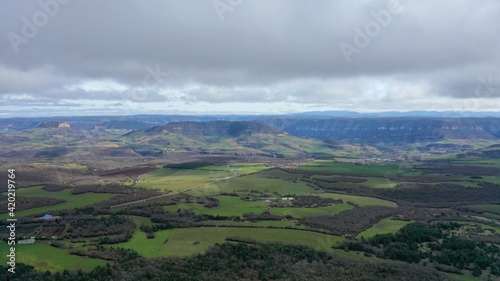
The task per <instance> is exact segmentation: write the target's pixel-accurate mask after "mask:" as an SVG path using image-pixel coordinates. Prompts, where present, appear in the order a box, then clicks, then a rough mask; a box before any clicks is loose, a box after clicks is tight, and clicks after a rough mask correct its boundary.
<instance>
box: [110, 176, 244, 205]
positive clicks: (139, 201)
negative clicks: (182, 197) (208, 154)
mask: <svg viewBox="0 0 500 281" xmlns="http://www.w3.org/2000/svg"><path fill="white" fill-rule="evenodd" d="M231 173H232V175H230V176H229V177H225V178H222V179H218V180H216V181H212V182H207V183H204V184H200V185H197V186H194V187H190V188H188V189H184V190H180V191H176V192H170V193H167V194H162V195H158V196H153V197H149V198H145V199H141V200H136V201H132V202H127V203H121V204H117V205H113V206H111V208H116V207H122V206H127V205H132V204H136V203H141V202H146V201H151V200H154V199H158V198H162V197H168V196H172V195H176V194H179V193H183V192H187V191H191V190H195V189H198V188H200V187H204V186H207V185H209V184H213V183H218V182H221V181H225V180H229V179H232V178H235V177H237V176H238V172H236V171H235V170H231Z"/></svg>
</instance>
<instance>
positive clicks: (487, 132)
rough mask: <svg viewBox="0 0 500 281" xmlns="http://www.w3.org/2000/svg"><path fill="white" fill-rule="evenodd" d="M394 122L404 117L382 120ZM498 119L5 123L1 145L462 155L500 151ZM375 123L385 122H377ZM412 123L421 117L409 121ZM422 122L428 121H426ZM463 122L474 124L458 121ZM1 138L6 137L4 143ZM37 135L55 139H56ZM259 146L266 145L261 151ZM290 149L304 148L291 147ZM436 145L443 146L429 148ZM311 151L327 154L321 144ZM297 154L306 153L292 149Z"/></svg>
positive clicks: (348, 116)
mask: <svg viewBox="0 0 500 281" xmlns="http://www.w3.org/2000/svg"><path fill="white" fill-rule="evenodd" d="M391 114H394V115H406V116H398V117H393V116H385V117H383V116H384V115H391ZM495 114H498V113H486V112H482V113H474V114H472V113H466V112H462V113H460V112H427V111H415V112H406V113H400V112H399V113H398V112H393V113H391V112H386V113H371V114H361V113H356V112H350V111H329V112H307V113H300V114H290V115H281V116H255V115H253V116H242V115H230V116H176V115H134V116H88V117H51V118H8V119H0V143H6V144H9V143H10V142H12V141H14V140H16V139H17V140H20V139H22V138H24V139H30V138H32V136H33V134H34V135H38V133H37V131H36V130H41V129H44V128H51V129H53V130H58V129H61V130H69V131H67V133H65V134H66V135H68V136H67V137H68V138H73V139H82V138H84V139H87V140H88V141H87V142H90V143H89V145H92V144H91V143H93V142H96V141H98V140H97V139H96V137H101V138H102V137H104V138H108V140H112V139H114V138H116V137H118V136H123V137H122V139H121V140H123V141H125V142H126V143H128V144H130V145H136V144H152V145H153V144H154V145H155V146H157V148H158V149H160V147H161V146H168V145H173V146H176V147H182V148H183V149H185V150H187V149H188V147H189V146H192V147H196V148H197V149H200V150H207V149H208V150H210V151H216V150H217V147H218V146H217V145H215V143H219V147H222V148H224V149H226V148H227V149H229V147H231V149H244V148H252V149H253V150H252V151H254V152H259V151H260V152H262V151H261V150H260V148H259V147H264V146H267V147H268V148H267V149H265V151H266V153H267V152H270V151H274V152H275V151H278V150H276V149H275V148H271V147H272V146H273V142H277V141H279V142H280V143H279V144H278V145H277V147H280V148H279V150H282V151H285V150H286V149H285V148H283V147H282V146H286V145H287V144H286V141H287V138H291V137H292V136H295V137H301V138H310V139H316V140H319V141H320V142H322V141H329V142H330V143H331V142H332V141H333V142H340V143H344V144H362V145H369V146H375V147H378V148H384V149H387V148H389V149H392V147H393V146H408V145H409V146H413V147H415V148H417V149H419V150H420V149H424V150H429V151H445V152H459V153H460V152H463V151H464V149H467V148H468V147H481V146H482V147H484V146H486V145H490V144H496V143H500V117H482V116H488V115H495ZM334 115H336V116H334ZM375 115H380V116H377V117H374V116H375ZM411 115H420V117H410V116H411ZM423 115H427V116H425V117H422V116H423ZM462 115H463V116H465V115H475V116H474V117H463V118H457V117H460V116H462ZM366 116H371V117H366ZM431 116H434V117H431ZM21 132H25V133H21ZM2 133H3V134H5V135H4V136H3V137H2ZM40 134H41V135H44V134H45V135H47V136H49V137H50V139H54V137H53V136H52V135H51V134H47V133H41V132H40ZM285 134H286V135H287V136H286V137H281V138H274V137H273V138H271V137H269V136H277V135H285ZM57 135H58V134H56V135H54V136H57ZM264 136H265V137H264ZM64 138H66V137H64ZM117 141H118V140H117ZM259 141H261V142H262V143H265V145H259V144H258V142H259ZM289 141H295V142H297V143H300V142H303V140H301V141H297V140H291V139H289ZM58 142H59V143H60V144H61V145H62V144H63V143H65V141H64V139H62V140H58ZM436 143H437V144H439V145H438V146H436V145H430V144H436ZM443 144H446V145H443ZM314 145H319V146H321V147H323V145H322V144H320V143H315V144H314ZM305 146H306V144H304V147H305ZM208 150H207V151H208ZM294 150H296V151H301V150H303V149H300V147H295V148H294ZM320 150H321V149H320ZM311 151H312V150H309V152H311Z"/></svg>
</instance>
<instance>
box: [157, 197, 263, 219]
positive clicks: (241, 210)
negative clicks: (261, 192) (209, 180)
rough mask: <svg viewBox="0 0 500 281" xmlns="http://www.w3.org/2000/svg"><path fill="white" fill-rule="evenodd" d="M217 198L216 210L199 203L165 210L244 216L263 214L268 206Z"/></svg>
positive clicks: (259, 202) (233, 198) (171, 206)
mask: <svg viewBox="0 0 500 281" xmlns="http://www.w3.org/2000/svg"><path fill="white" fill-rule="evenodd" d="M215 198H216V199H217V200H219V206H217V207H214V208H205V207H203V205H202V204H197V203H184V204H183V203H181V204H177V205H169V206H165V207H164V210H165V211H167V212H170V213H173V212H176V211H177V210H178V209H194V210H195V212H196V214H200V215H201V214H205V215H212V216H242V215H243V214H245V213H253V214H261V213H263V212H264V211H265V210H266V208H267V206H268V204H267V203H266V202H264V201H245V200H241V199H240V198H239V197H233V196H217V197H215Z"/></svg>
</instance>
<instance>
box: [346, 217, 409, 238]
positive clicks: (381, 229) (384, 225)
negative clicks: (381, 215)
mask: <svg viewBox="0 0 500 281" xmlns="http://www.w3.org/2000/svg"><path fill="white" fill-rule="evenodd" d="M409 223H411V221H401V220H394V219H392V218H385V219H382V220H380V221H379V222H378V223H376V224H374V225H373V226H372V227H370V228H369V229H367V230H365V231H363V232H361V233H360V234H358V236H356V238H358V239H360V238H361V237H364V238H371V237H373V236H375V235H377V234H388V233H396V232H397V231H398V230H400V229H401V228H403V226H405V225H407V224H409Z"/></svg>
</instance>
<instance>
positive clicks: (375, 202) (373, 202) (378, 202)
mask: <svg viewBox="0 0 500 281" xmlns="http://www.w3.org/2000/svg"><path fill="white" fill-rule="evenodd" d="M319 196H321V197H325V198H333V199H341V200H342V201H344V203H348V202H352V203H354V204H356V205H359V206H382V207H392V208H396V207H397V204H396V203H395V202H392V201H388V200H383V199H379V198H374V197H365V196H355V195H347V194H337V193H323V194H320V195H319Z"/></svg>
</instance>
